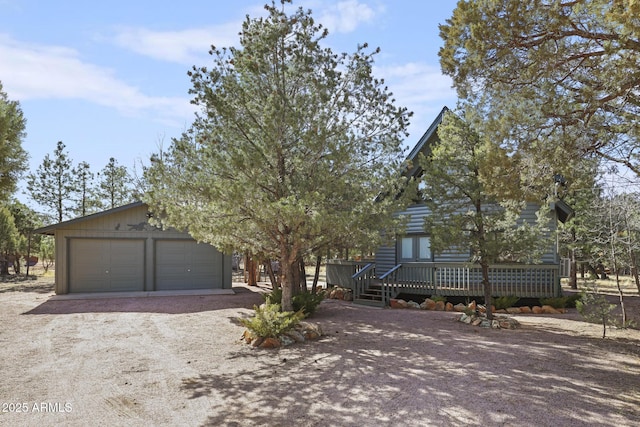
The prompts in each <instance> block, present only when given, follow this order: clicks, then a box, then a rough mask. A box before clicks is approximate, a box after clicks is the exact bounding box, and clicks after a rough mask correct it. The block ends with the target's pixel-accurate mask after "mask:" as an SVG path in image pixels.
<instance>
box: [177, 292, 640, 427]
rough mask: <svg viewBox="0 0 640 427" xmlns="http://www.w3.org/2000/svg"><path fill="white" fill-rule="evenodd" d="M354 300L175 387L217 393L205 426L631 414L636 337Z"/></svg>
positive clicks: (589, 418) (535, 421) (637, 386)
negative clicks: (290, 339) (240, 360)
mask: <svg viewBox="0 0 640 427" xmlns="http://www.w3.org/2000/svg"><path fill="white" fill-rule="evenodd" d="M338 307H340V309H339V311H338V309H337V308H338ZM363 310H367V309H361V308H355V307H352V306H351V307H344V306H338V305H336V304H327V305H323V306H321V310H320V312H319V313H318V316H316V317H315V320H316V321H319V322H320V323H321V324H322V326H323V328H324V330H325V333H326V336H325V337H324V338H323V339H322V340H321V341H319V342H315V343H307V344H304V345H299V346H293V347H289V348H284V349H281V350H278V351H273V350H271V351H269V350H255V351H254V352H251V353H249V354H245V355H243V356H240V357H246V358H252V359H255V363H253V366H254V367H253V368H252V369H249V370H241V371H239V372H228V373H224V372H223V373H215V374H214V373H208V372H203V373H201V374H200V375H198V376H195V377H191V378H184V379H183V382H182V391H183V392H184V393H186V395H187V397H188V398H190V399H208V400H209V401H210V402H214V403H213V405H214V407H213V408H212V414H211V415H210V416H209V417H208V419H207V420H203V423H204V425H227V426H233V425H238V426H240V425H243V426H244V425H280V426H289V425H296V426H316V425H317V426H320V425H327V424H331V425H340V426H351V425H353V426H365V425H376V426H380V425H408V426H411V425H416V426H417V425H486V424H487V423H489V424H495V425H518V424H522V423H527V424H532V425H601V426H623V425H638V423H640V413H639V412H638V407H639V405H640V357H639V356H640V352H639V351H638V343H637V342H630V343H629V342H624V341H619V342H618V341H612V340H598V339H593V338H587V337H580V336H574V335H571V334H567V333H566V332H565V333H564V334H563V333H561V332H560V331H559V330H556V331H553V333H550V332H547V331H546V330H539V329H536V328H533V327H524V328H522V329H519V330H515V331H505V330H491V329H481V328H474V327H470V326H468V325H463V324H461V323H460V322H455V321H453V317H452V316H448V315H445V314H442V315H434V313H428V312H419V311H408V310H380V311H378V313H379V315H376V316H375V319H374V320H371V316H370V315H369V316H368V318H367V321H366V322H365V321H362V320H361V314H362V313H365V311H363ZM369 313H371V312H370V311H369ZM634 348H635V351H634Z"/></svg>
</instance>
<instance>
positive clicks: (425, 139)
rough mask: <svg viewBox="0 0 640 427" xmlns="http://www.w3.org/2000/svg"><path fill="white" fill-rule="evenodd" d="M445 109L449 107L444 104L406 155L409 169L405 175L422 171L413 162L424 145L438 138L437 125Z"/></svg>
mask: <svg viewBox="0 0 640 427" xmlns="http://www.w3.org/2000/svg"><path fill="white" fill-rule="evenodd" d="M447 111H449V108H447V107H446V106H444V107H442V110H440V113H439V114H438V116H437V117H436V118H435V120H434V121H433V122H432V123H431V126H429V128H428V129H427V131H426V132H425V133H424V134H423V135H422V137H421V138H420V139H419V140H418V142H417V143H416V145H415V146H414V147H413V149H412V150H411V151H410V152H409V154H408V155H407V159H406V161H407V163H408V164H409V165H410V167H409V170H408V171H407V175H409V176H416V175H418V174H420V172H421V171H422V169H421V168H420V166H419V165H416V164H415V161H416V159H417V158H418V154H420V153H421V152H422V151H423V150H424V149H425V147H428V146H429V145H431V144H432V143H433V142H435V141H436V140H437V139H438V126H439V125H440V123H442V120H443V119H444V113H446V112H447Z"/></svg>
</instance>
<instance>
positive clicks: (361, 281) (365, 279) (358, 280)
mask: <svg viewBox="0 0 640 427" xmlns="http://www.w3.org/2000/svg"><path fill="white" fill-rule="evenodd" d="M375 276H376V265H375V264H374V263H369V264H367V265H365V266H364V267H362V268H361V269H360V270H359V271H358V272H357V273H355V274H354V275H353V276H351V280H352V282H353V299H358V298H360V295H362V294H363V293H365V291H366V290H367V289H369V287H370V285H371V283H372V282H373V279H374V278H375Z"/></svg>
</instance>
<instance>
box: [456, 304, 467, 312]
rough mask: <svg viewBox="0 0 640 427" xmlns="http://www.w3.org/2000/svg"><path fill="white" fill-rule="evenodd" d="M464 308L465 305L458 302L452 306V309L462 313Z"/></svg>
mask: <svg viewBox="0 0 640 427" xmlns="http://www.w3.org/2000/svg"><path fill="white" fill-rule="evenodd" d="M465 308H467V306H466V305H464V304H462V303H459V304H456V305H454V306H453V311H457V312H458V313H462V312H463V311H464V310H465Z"/></svg>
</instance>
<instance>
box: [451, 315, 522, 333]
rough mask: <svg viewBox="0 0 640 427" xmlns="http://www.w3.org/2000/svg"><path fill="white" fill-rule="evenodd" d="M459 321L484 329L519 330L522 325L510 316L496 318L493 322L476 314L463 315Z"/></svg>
mask: <svg viewBox="0 0 640 427" xmlns="http://www.w3.org/2000/svg"><path fill="white" fill-rule="evenodd" d="M458 321H460V322H463V323H466V324H471V325H472V326H480V327H482V328H493V329H517V328H519V327H520V323H519V322H518V321H517V320H516V319H513V318H511V317H508V316H496V317H494V319H493V320H489V319H487V318H486V317H485V316H482V315H475V314H474V315H471V316H468V315H467V314H461V315H460V317H458Z"/></svg>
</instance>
